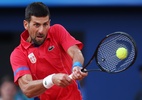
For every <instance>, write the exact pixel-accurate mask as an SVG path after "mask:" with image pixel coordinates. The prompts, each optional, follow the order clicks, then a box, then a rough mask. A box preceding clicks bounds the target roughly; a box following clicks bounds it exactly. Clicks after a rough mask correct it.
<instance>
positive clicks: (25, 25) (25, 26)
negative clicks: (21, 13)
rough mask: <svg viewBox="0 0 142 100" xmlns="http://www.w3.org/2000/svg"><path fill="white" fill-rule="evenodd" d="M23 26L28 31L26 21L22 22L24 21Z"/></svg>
mask: <svg viewBox="0 0 142 100" xmlns="http://www.w3.org/2000/svg"><path fill="white" fill-rule="evenodd" d="M23 24H24V28H25V30H28V21H26V20H24V21H23Z"/></svg>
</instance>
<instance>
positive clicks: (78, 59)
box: [72, 50, 84, 65]
mask: <svg viewBox="0 0 142 100" xmlns="http://www.w3.org/2000/svg"><path fill="white" fill-rule="evenodd" d="M72 59H73V63H75V62H80V63H81V65H83V64H84V57H83V55H82V52H81V51H80V50H76V52H74V55H73V58H72Z"/></svg>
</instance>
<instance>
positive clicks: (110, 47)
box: [81, 32, 137, 73]
mask: <svg viewBox="0 0 142 100" xmlns="http://www.w3.org/2000/svg"><path fill="white" fill-rule="evenodd" d="M118 48H125V49H126V50H127V56H126V58H124V59H120V58H119V57H117V56H116V51H117V50H118ZM136 57H137V48H136V43H135V41H134V39H133V38H132V37H131V36H130V35H129V34H127V33H125V32H114V33H111V34H109V35H107V36H106V37H105V38H103V39H102V40H101V42H100V43H99V44H98V46H97V48H96V50H95V52H94V54H93V56H92V57H91V59H90V60H89V62H88V63H87V64H86V65H85V66H84V67H83V69H82V70H81V71H82V72H90V71H102V72H107V73H118V72H122V71H124V70H126V69H128V68H129V67H130V66H132V65H133V64H134V62H135V60H136ZM94 59H95V61H96V63H97V65H98V68H97V69H88V70H86V68H87V67H88V65H90V63H91V62H92V61H93V60H94Z"/></svg>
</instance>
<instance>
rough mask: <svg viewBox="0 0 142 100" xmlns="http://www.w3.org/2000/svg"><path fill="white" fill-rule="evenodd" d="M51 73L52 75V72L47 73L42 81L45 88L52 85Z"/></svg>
mask: <svg viewBox="0 0 142 100" xmlns="http://www.w3.org/2000/svg"><path fill="white" fill-rule="evenodd" d="M53 75H54V74H51V75H49V76H47V77H45V78H44V79H43V81H42V83H43V86H44V87H45V88H47V89H49V88H51V87H52V86H53V85H54V83H53V81H52V76H53Z"/></svg>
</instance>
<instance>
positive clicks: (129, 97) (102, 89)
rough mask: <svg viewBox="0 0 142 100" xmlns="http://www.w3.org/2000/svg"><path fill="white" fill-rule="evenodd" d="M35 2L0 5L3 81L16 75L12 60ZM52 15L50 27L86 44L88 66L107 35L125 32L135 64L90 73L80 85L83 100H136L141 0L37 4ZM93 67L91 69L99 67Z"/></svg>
mask: <svg viewBox="0 0 142 100" xmlns="http://www.w3.org/2000/svg"><path fill="white" fill-rule="evenodd" d="M33 1H36V0H14V1H13V0H1V1H0V78H2V77H4V76H5V75H11V76H12V75H13V72H12V68H11V66H10V61H9V56H10V53H11V52H12V50H13V49H14V48H15V46H17V45H18V44H19V40H20V34H21V32H22V31H23V30H24V27H23V20H24V10H25V7H26V6H27V5H28V4H30V3H31V2H33ZM38 1H41V2H43V3H45V4H46V5H47V6H48V7H49V9H50V12H51V25H53V24H56V23H58V24H62V25H63V26H64V27H65V28H66V29H67V30H68V31H69V32H70V33H71V34H72V35H73V36H74V37H76V38H77V39H78V40H80V41H82V42H83V43H84V48H83V54H84V57H85V63H87V62H88V61H89V59H90V57H91V56H92V54H93V52H94V50H95V49H96V47H97V45H98V43H99V42H100V40H101V39H102V38H104V37H105V36H106V35H107V34H110V33H112V32H115V31H123V32H127V33H128V34H130V35H131V36H132V37H133V38H134V39H135V42H136V44H137V48H138V56H137V59H136V62H135V64H134V65H133V66H132V67H131V68H129V69H128V70H126V71H124V72H122V73H118V74H108V73H104V72H90V73H89V75H88V77H86V78H85V79H84V80H83V81H82V82H81V88H80V89H81V91H82V93H83V98H84V100H136V99H135V96H136V95H137V93H138V92H139V91H140V90H142V80H141V77H140V71H139V67H140V66H141V65H142V0H38ZM93 65H95V63H94V64H91V65H90V66H89V68H94V67H97V65H95V66H93ZM137 100H138V99H137Z"/></svg>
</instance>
